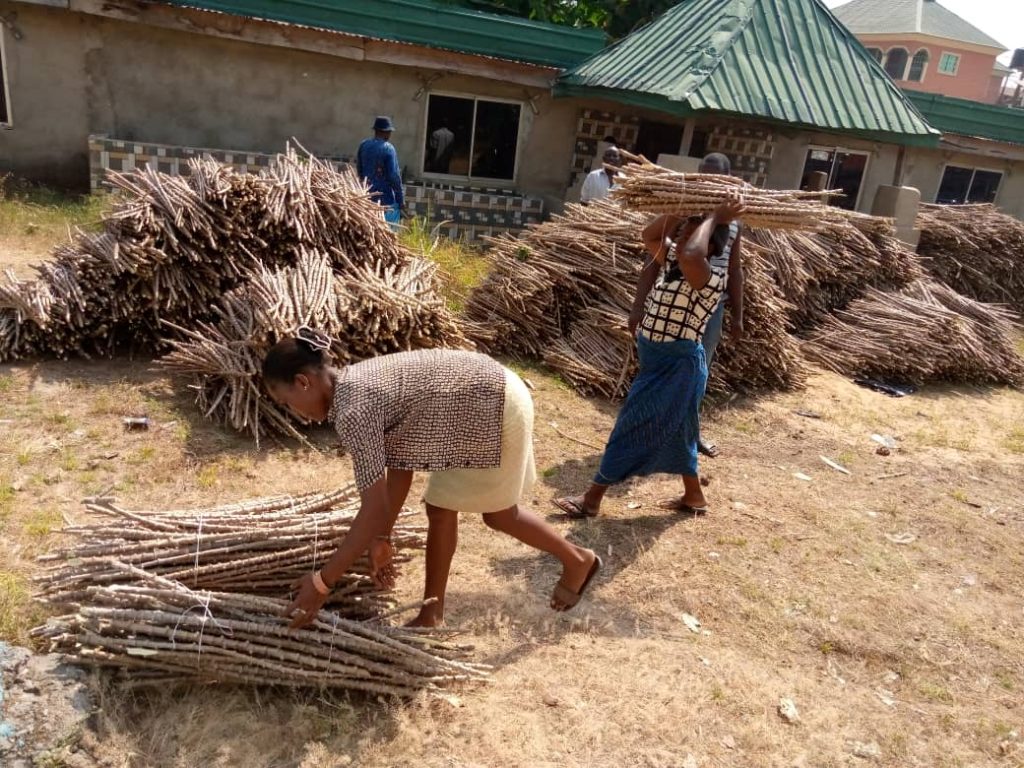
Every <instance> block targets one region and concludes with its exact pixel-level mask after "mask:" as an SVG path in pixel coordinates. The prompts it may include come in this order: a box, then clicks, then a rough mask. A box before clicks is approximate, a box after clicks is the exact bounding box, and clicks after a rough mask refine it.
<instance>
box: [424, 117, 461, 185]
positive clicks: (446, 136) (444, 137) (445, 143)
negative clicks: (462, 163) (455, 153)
mask: <svg viewBox="0 0 1024 768" xmlns="http://www.w3.org/2000/svg"><path fill="white" fill-rule="evenodd" d="M454 145H455V133H454V132H453V131H452V130H451V129H450V128H449V127H448V121H447V120H445V121H444V122H443V123H442V124H441V127H440V128H438V129H437V130H435V131H434V132H433V133H432V134H430V149H431V151H432V152H433V158H432V160H433V167H432V168H430V169H429V170H431V171H433V172H434V173H448V168H449V165H450V163H451V159H452V150H453V149H454V148H455V147H454Z"/></svg>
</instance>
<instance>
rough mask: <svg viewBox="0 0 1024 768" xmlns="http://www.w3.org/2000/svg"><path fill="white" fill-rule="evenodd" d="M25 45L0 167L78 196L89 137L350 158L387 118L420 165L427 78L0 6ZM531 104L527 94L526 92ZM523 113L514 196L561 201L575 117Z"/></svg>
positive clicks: (492, 89)
mask: <svg viewBox="0 0 1024 768" xmlns="http://www.w3.org/2000/svg"><path fill="white" fill-rule="evenodd" d="M15 8H16V10H17V13H18V26H19V28H20V30H21V32H22V34H23V38H22V39H21V40H19V41H14V40H13V39H12V38H11V37H10V35H8V37H7V39H6V49H7V61H8V67H9V70H10V72H9V82H10V91H11V106H12V115H13V128H12V129H11V130H7V131H3V132H2V133H0V169H3V170H10V171H14V172H15V173H18V174H21V175H25V176H28V177H31V178H34V179H38V180H40V181H45V182H49V183H57V184H61V185H63V186H74V187H80V188H85V187H86V186H87V185H88V180H89V176H88V159H87V140H88V136H89V134H91V133H96V134H108V135H110V136H112V137H116V138H119V139H129V140H136V141H146V142H156V143H166V144H177V145H186V146H197V147H218V148H225V149H236V150H249V151H257V152H260V151H263V152H274V151H278V150H280V149H281V148H282V147H283V146H284V143H285V142H286V141H287V140H288V139H289V138H291V137H295V138H297V139H298V140H299V141H300V142H302V144H303V145H304V146H305V147H306V148H307V149H309V150H310V151H312V152H314V153H324V154H331V155H341V154H354V153H355V151H356V148H357V147H358V144H359V142H360V141H361V140H362V139H363V138H366V137H367V136H368V135H369V133H370V131H369V126H370V124H371V123H372V122H373V117H374V115H377V114H388V115H390V116H391V117H392V118H393V119H394V121H395V124H396V126H397V128H398V130H397V131H396V132H395V134H394V136H393V139H392V140H393V142H394V143H395V146H396V148H397V150H398V153H399V159H400V162H401V163H402V165H403V166H405V168H406V169H407V171H408V176H410V177H417V176H419V171H420V169H421V167H422V151H423V139H424V136H423V132H424V131H425V122H426V105H427V99H426V97H425V96H421V98H420V99H419V100H414V96H415V95H416V93H417V92H418V91H419V90H420V89H421V88H422V86H423V80H422V79H421V77H422V78H426V77H429V76H431V75H433V74H435V72H434V71H431V70H429V69H418V68H414V67H403V66H395V65H389V64H381V63H371V62H356V61H351V60H347V59H341V58H336V57H332V56H327V55H322V54H317V53H309V52H305V51H298V50H290V49H286V48H278V47H272V46H267V45H257V44H252V43H244V42H237V41H232V40H224V39H219V38H214V37H209V36H205V35H200V34H189V33H184V32H177V31H170V30H165V29H158V28H155V27H148V26H144V25H142V24H131V23H127V22H120V21H114V20H109V19H104V18H99V17H93V16H86V15H83V14H78V13H73V12H69V11H66V10H60V9H55V8H46V7H37V6H32V5H24V4H17V5H16V6H15V5H13V4H11V3H9V2H3V0H0V11H2V12H9V11H11V10H15ZM431 89H432V90H433V91H435V92H446V93H456V94H465V95H469V96H482V97H488V96H489V97H496V98H506V99H514V100H522V101H524V102H525V99H526V97H527V93H526V89H525V88H524V87H523V86H517V85H512V84H508V83H504V82H501V81H498V80H489V79H485V78H481V77H466V76H459V75H448V74H444V75H443V76H442V77H441V78H440V79H438V80H436V81H435V82H434V83H433V84H432V85H431ZM529 95H536V91H533V92H532V93H531V94H529ZM535 104H536V106H537V108H538V112H539V113H538V114H536V115H534V113H533V111H532V109H531V108H530V106H529V104H526V103H524V107H523V113H524V117H523V122H522V128H521V134H520V141H521V144H520V147H521V149H520V164H519V175H518V179H517V180H516V183H515V185H514V186H515V187H516V188H517V189H520V190H522V191H526V192H529V193H533V194H541V195H551V196H557V197H559V198H560V197H561V195H562V193H563V191H564V188H565V184H566V181H567V177H568V169H569V166H570V158H571V154H572V142H571V140H570V138H569V137H571V136H572V134H573V130H574V125H575V120H576V107H575V106H573V105H571V104H569V103H567V102H561V101H560V102H553V101H552V100H551V98H550V96H549V95H547V94H543V95H541V96H540V98H539V99H537V100H536V102H535Z"/></svg>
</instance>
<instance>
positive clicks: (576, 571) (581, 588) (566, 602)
mask: <svg viewBox="0 0 1024 768" xmlns="http://www.w3.org/2000/svg"><path fill="white" fill-rule="evenodd" d="M576 549H577V552H578V554H579V559H578V560H577V561H575V562H573V563H567V564H565V565H564V566H562V578H561V579H559V580H558V585H557V586H556V587H555V594H554V595H553V596H552V598H551V608H552V609H553V610H556V611H567V610H569V609H570V608H572V607H573V606H574V605H576V603H578V602H579V600H580V598H581V597H582V596H583V593H584V592H585V591H586V589H587V587H588V586H590V580H591V579H593V578H594V576H595V575H596V574H597V572H598V570H600V568H601V559H600V558H599V557H598V556H597V554H596V553H595V552H594V551H593V550H590V549H583V548H582V547H577V548H576Z"/></svg>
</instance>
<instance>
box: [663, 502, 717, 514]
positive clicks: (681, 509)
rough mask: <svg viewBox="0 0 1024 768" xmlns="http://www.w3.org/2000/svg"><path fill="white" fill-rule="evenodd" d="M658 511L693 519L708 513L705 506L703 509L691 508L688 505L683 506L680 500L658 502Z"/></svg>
mask: <svg viewBox="0 0 1024 768" xmlns="http://www.w3.org/2000/svg"><path fill="white" fill-rule="evenodd" d="M658 509H667V510H669V511H671V512H678V513H679V514H681V515H692V516H694V517H696V516H698V515H706V514H707V513H708V508H707V505H705V506H703V507H691V506H690V505H689V504H683V503H682V499H681V498H679V499H672V500H670V501H662V502H659V504H658Z"/></svg>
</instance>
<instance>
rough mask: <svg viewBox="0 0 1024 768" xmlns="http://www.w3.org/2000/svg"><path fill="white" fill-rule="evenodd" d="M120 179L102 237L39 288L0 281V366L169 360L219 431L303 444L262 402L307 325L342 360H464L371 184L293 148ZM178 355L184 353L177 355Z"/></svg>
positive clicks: (58, 259) (421, 270) (454, 329)
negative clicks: (418, 355) (420, 351)
mask: <svg viewBox="0 0 1024 768" xmlns="http://www.w3.org/2000/svg"><path fill="white" fill-rule="evenodd" d="M188 168H189V175H187V176H168V175H165V174H161V173H157V172H155V171H153V170H150V169H144V170H140V171H136V172H132V173H127V174H119V173H112V174H110V176H109V181H110V182H111V183H112V185H113V186H114V187H115V190H116V192H117V195H116V197H115V200H116V203H115V205H114V207H113V209H112V210H111V211H110V212H109V213H108V214H106V215H105V216H104V220H103V223H102V230H101V231H100V232H98V233H94V232H77V233H76V234H75V235H74V237H73V240H72V241H71V242H70V243H69V244H67V245H63V246H60V247H58V248H57V249H56V250H55V252H54V254H53V258H52V259H51V260H49V261H47V262H45V263H43V264H41V265H40V266H38V267H37V268H36V271H37V273H38V275H37V277H36V279H34V280H19V279H17V278H16V277H15V276H13V275H11V274H7V275H5V276H4V277H3V278H2V279H0V361H5V360H13V359H18V358H24V357H29V356H57V357H67V356H72V355H81V356H87V357H88V356H91V355H110V354H113V353H114V352H115V351H118V350H129V351H149V352H151V351H164V350H166V349H167V348H168V346H169V345H171V344H173V345H174V348H175V354H174V356H173V357H172V359H171V360H170V361H169V362H168V365H169V366H170V367H171V369H172V370H177V371H184V372H187V373H188V374H189V375H194V376H195V377H196V378H197V381H196V382H195V386H196V388H197V391H198V392H199V403H200V405H201V406H202V407H203V409H204V412H206V414H207V415H208V416H210V417H213V418H218V419H221V420H223V421H224V422H225V423H227V424H229V425H230V426H232V427H234V428H236V429H240V430H248V431H250V432H251V433H252V434H253V435H255V436H256V437H257V438H258V437H259V436H260V435H261V434H262V433H263V432H264V431H265V430H266V429H268V428H269V429H273V430H275V431H279V432H284V433H287V434H291V435H297V434H298V433H297V432H296V431H295V428H294V426H293V424H292V422H291V421H290V419H289V418H288V417H286V416H285V415H284V414H282V413H281V412H280V411H279V410H277V409H276V408H274V407H273V406H272V404H268V403H265V402H263V398H262V397H261V392H260V381H259V379H258V375H257V374H258V371H259V367H258V363H259V359H260V357H261V356H262V354H263V353H264V352H265V351H266V349H267V348H268V347H269V346H270V345H271V344H272V343H274V342H275V341H277V340H278V339H279V338H281V337H282V336H286V335H291V334H294V333H295V331H296V330H297V328H298V326H299V325H302V324H308V325H313V326H318V327H321V328H322V329H323V330H325V331H327V332H329V333H334V334H335V336H336V337H337V339H338V345H337V349H336V351H337V352H339V353H341V357H342V359H343V360H350V359H359V358H363V357H368V356H372V355H376V354H381V353H385V352H392V351H398V350H406V349H413V348H420V347H436V346H461V345H463V344H464V340H463V338H462V334H461V332H460V330H459V328H458V326H457V324H456V322H455V319H454V318H453V317H452V316H451V315H450V314H449V313H448V312H447V310H446V308H445V306H444V304H443V301H442V300H441V299H440V298H439V297H438V295H437V293H436V289H437V287H438V286H437V282H436V281H435V279H434V271H433V267H432V266H429V265H427V264H425V263H423V262H422V261H419V260H417V259H415V258H414V257H413V256H412V254H411V253H410V252H409V251H408V250H407V249H405V248H403V247H402V246H401V245H400V244H399V242H398V240H397V239H396V238H395V236H394V234H393V233H392V232H391V231H390V230H389V229H388V226H387V224H386V223H385V222H384V220H383V217H382V215H381V212H380V211H381V209H380V206H378V205H377V204H376V203H374V202H373V201H372V199H371V198H370V196H369V194H368V192H367V190H366V189H365V187H364V186H363V184H362V182H361V181H360V180H359V179H357V178H356V176H355V174H354V173H353V172H352V171H351V170H350V169H346V170H343V171H338V170H336V169H335V168H333V167H332V166H330V165H329V164H327V163H324V162H322V161H320V160H317V159H316V158H314V157H308V156H305V155H302V156H300V155H299V154H298V153H297V152H296V151H295V150H294V149H289V150H288V152H286V153H285V154H282V155H278V156H277V157H276V158H275V159H274V161H273V162H272V163H271V165H270V167H268V168H267V169H265V170H264V171H262V172H261V173H260V175H258V176H257V175H250V174H242V173H238V172H237V171H235V170H233V169H231V168H229V167H225V166H222V165H220V164H218V163H216V162H215V161H213V160H209V159H204V160H193V161H191V162H190V163H189V166H188ZM175 342H178V343H176V344H175Z"/></svg>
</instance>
